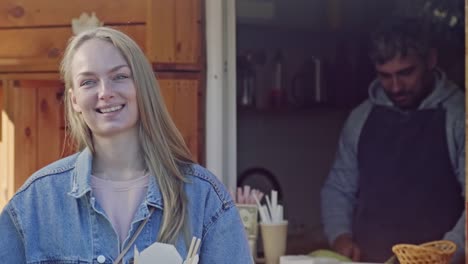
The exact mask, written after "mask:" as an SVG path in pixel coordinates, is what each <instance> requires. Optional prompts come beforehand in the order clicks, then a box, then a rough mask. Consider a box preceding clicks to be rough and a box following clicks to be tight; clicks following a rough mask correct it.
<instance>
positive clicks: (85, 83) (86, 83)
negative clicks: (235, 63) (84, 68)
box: [80, 80, 95, 86]
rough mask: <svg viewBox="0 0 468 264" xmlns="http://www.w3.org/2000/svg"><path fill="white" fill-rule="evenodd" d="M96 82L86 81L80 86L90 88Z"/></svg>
mask: <svg viewBox="0 0 468 264" xmlns="http://www.w3.org/2000/svg"><path fill="white" fill-rule="evenodd" d="M94 83H95V81H94V80H84V81H82V82H81V83H80V86H89V85H92V84H94Z"/></svg>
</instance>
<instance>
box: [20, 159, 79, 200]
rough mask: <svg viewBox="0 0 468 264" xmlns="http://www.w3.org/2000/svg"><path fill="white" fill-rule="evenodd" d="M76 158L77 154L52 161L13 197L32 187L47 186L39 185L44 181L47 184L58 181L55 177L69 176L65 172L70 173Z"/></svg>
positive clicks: (30, 178) (32, 176) (28, 180)
mask: <svg viewBox="0 0 468 264" xmlns="http://www.w3.org/2000/svg"><path fill="white" fill-rule="evenodd" d="M77 157H78V153H76V154H73V155H70V156H68V157H65V158H62V159H59V160H57V161H54V162H52V163H50V164H48V165H46V166H45V167H43V168H41V169H39V170H38V171H36V172H35V173H33V174H32V175H31V176H30V177H29V178H28V179H27V180H26V182H25V183H24V184H23V185H22V186H21V187H20V188H19V189H18V191H17V192H16V194H15V196H16V195H19V194H21V193H22V192H25V191H27V190H28V189H29V188H31V187H33V186H34V187H40V186H41V185H49V184H48V183H45V184H41V183H42V182H44V181H46V182H48V181H51V180H56V179H58V177H55V176H58V175H63V174H70V175H71V173H67V172H70V171H71V170H72V169H73V168H74V167H75V163H76V159H77ZM61 178H63V177H61Z"/></svg>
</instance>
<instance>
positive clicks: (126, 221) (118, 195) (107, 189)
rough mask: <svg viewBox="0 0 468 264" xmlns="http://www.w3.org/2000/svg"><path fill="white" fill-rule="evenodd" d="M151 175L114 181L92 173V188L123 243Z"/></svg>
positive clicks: (146, 189) (144, 194)
mask: <svg viewBox="0 0 468 264" xmlns="http://www.w3.org/2000/svg"><path fill="white" fill-rule="evenodd" d="M148 183H149V175H148V174H146V175H144V176H141V177H138V178H136V179H132V180H125V181H113V180H105V179H102V178H98V177H96V176H94V175H91V188H92V190H93V195H94V197H95V198H96V200H97V202H98V204H99V205H100V206H101V207H102V209H104V212H105V213H106V215H107V217H108V219H109V221H110V222H111V223H112V226H113V227H114V230H115V231H116V232H117V235H118V236H119V240H120V243H121V244H123V242H124V241H125V239H126V238H127V236H128V231H129V229H130V225H131V223H132V220H133V218H134V216H135V213H136V211H137V209H138V206H139V205H140V204H141V202H142V201H143V199H144V197H145V196H146V193H147V191H148Z"/></svg>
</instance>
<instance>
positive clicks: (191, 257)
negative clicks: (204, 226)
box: [185, 237, 201, 264]
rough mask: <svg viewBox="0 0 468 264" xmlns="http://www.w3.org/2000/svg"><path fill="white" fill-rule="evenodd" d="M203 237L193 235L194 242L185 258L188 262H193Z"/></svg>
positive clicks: (190, 263)
mask: <svg viewBox="0 0 468 264" xmlns="http://www.w3.org/2000/svg"><path fill="white" fill-rule="evenodd" d="M200 243H201V239H200V238H196V237H192V242H191V243H190V247H189V250H188V253H187V258H186V259H185V263H186V264H192V262H193V260H194V259H195V256H196V255H197V252H198V248H199V247H200Z"/></svg>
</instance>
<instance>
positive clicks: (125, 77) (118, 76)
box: [114, 74, 128, 80]
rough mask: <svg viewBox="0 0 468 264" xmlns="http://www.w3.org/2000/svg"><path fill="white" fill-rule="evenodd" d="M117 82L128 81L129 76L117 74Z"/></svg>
mask: <svg viewBox="0 0 468 264" xmlns="http://www.w3.org/2000/svg"><path fill="white" fill-rule="evenodd" d="M114 79H115V80H123V79H128V76H127V75H125V74H117V75H116V76H115V77H114Z"/></svg>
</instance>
